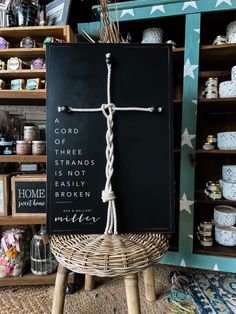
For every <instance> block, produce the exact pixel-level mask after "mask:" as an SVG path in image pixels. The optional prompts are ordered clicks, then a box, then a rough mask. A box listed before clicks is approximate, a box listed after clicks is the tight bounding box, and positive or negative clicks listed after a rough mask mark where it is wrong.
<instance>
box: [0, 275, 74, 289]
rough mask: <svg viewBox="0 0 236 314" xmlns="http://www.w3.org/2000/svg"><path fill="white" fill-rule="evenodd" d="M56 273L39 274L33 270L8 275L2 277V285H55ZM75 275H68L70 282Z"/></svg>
mask: <svg viewBox="0 0 236 314" xmlns="http://www.w3.org/2000/svg"><path fill="white" fill-rule="evenodd" d="M55 280H56V273H53V274H50V275H45V276H37V275H34V274H32V273H31V272H28V273H26V274H25V275H23V276H22V277H6V278H1V279H0V287H6V286H29V285H31V286H33V285H54V283H55ZM74 281H75V280H74V275H69V276H68V283H74Z"/></svg>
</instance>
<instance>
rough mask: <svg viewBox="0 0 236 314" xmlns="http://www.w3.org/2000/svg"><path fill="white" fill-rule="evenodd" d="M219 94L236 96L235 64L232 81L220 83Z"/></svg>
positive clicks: (228, 96) (225, 96)
mask: <svg viewBox="0 0 236 314" xmlns="http://www.w3.org/2000/svg"><path fill="white" fill-rule="evenodd" d="M235 36H236V34H235ZM219 96H220V98H231V97H236V66H235V65H234V66H233V67H232V69H231V81H224V82H221V83H220V84H219Z"/></svg>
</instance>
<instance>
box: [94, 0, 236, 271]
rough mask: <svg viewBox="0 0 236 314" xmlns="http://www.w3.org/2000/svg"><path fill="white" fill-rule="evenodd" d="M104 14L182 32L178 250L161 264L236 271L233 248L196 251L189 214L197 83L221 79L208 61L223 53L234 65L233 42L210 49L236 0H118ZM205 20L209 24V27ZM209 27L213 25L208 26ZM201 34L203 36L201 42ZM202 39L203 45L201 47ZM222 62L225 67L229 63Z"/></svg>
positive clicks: (191, 209) (235, 47) (235, 51)
mask: <svg viewBox="0 0 236 314" xmlns="http://www.w3.org/2000/svg"><path fill="white" fill-rule="evenodd" d="M93 10H94V12H95V14H96V15H97V17H98V19H99V17H100V11H99V7H98V6H95V7H94V8H93ZM109 10H110V15H111V18H112V19H114V20H116V19H117V17H118V18H119V21H120V25H121V27H122V25H123V24H124V25H125V24H126V23H130V24H129V25H130V26H131V27H132V25H138V23H142V29H144V28H146V27H145V23H146V24H147V25H151V26H154V25H155V26H156V27H158V25H161V24H162V23H164V24H165V23H166V24H165V25H168V23H169V25H170V27H172V28H173V31H174V32H175V33H178V28H179V32H182V33H183V34H182V35H181V36H182V41H183V47H181V48H177V49H176V51H175V52H174V58H176V60H177V61H176V62H177V63H178V62H179V63H180V64H179V66H177V68H178V71H179V67H182V69H181V71H180V75H179V76H180V77H179V76H178V74H177V75H176V79H177V80H181V84H182V89H183V91H182V97H181V100H179V101H175V103H174V105H175V106H178V105H179V103H181V104H182V109H181V110H182V111H181V116H182V119H181V121H182V122H181V135H182V136H181V141H180V158H179V159H180V160H179V169H180V184H179V228H178V229H179V239H178V241H177V242H178V245H177V250H175V251H169V252H168V253H167V254H166V255H165V257H164V258H163V259H162V263H165V264H172V265H180V266H183V267H194V268H202V269H211V270H220V271H229V272H236V247H234V248H226V247H223V246H220V245H218V246H217V245H216V244H214V246H213V247H210V248H204V247H202V248H201V247H200V248H199V246H198V245H197V244H196V243H197V240H196V236H195V232H196V220H197V219H196V217H197V216H198V212H197V211H195V212H194V210H196V208H197V207H196V204H199V202H200V201H199V200H198V199H197V196H196V191H195V185H196V181H195V171H197V170H196V169H197V167H194V166H193V164H194V163H195V160H196V156H197V155H199V147H197V145H198V144H197V145H196V143H197V141H196V139H197V138H198V134H197V121H198V120H197V119H198V114H197V112H198V109H199V108H200V107H202V106H203V105H204V100H203V101H202V100H200V101H199V98H200V97H199V95H200V92H199V86H198V85H199V81H200V80H203V79H204V77H207V75H208V74H209V75H210V74H219V73H220V75H225V73H223V72H222V71H221V72H219V71H218V72H217V71H215V72H214V71H213V70H212V66H211V62H212V60H218V59H219V61H220V60H221V61H222V58H223V56H224V55H225V56H226V57H225V58H226V59H227V60H228V58H229V60H230V61H231V63H233V62H235V64H236V44H232V45H224V46H221V47H219V46H217V47H214V46H212V45H211V44H212V42H213V40H214V37H215V36H216V35H219V34H222V33H224V32H226V26H227V23H228V22H230V21H233V20H234V19H235V20H236V18H235V17H234V14H235V13H236V0H196V1H183V0H179V1H176V0H172V1H171V0H169V1H168V0H159V1H158V0H156V1H151V0H147V1H144V0H138V1H127V2H121V3H119V4H118V5H116V4H110V5H109ZM216 14H217V15H216ZM221 16H222V20H221ZM235 16H236V15H235ZM171 21H172V22H171ZM179 21H180V22H181V21H182V24H181V23H180V24H178V22H179ZM207 21H208V22H209V25H208V26H207ZM219 21H220V23H219ZM222 21H223V22H222ZM224 22H225V24H224ZM212 23H215V26H214V25H212ZM181 25H182V26H181ZM90 27H91V25H90ZM181 27H183V29H181ZM206 27H208V28H209V32H210V31H212V38H211V39H210V36H209V38H206V37H207V36H206V33H207V32H206V29H205V28H206ZM127 28H128V27H127ZM214 29H215V31H216V32H217V31H219V30H220V29H221V33H216V34H213V33H214ZM169 31H170V30H169ZM201 34H203V35H204V38H203V36H201ZM201 40H203V41H204V42H203V44H202V43H201ZM180 42H181V40H180ZM207 42H208V43H207ZM206 44H207V45H206ZM234 55H235V57H234ZM217 58H218V59H217ZM180 60H181V61H180ZM208 61H209V68H210V70H208V71H207V70H205V68H206V69H207V67H208ZM215 62H217V61H215ZM227 62H228V63H229V64H230V62H229V61H227ZM200 68H202V69H204V71H203V72H201V71H200ZM222 73H223V74H222ZM226 76H227V73H226ZM214 103H215V108H218V107H217V103H219V101H212V103H211V101H209V102H207V101H205V105H206V108H208V109H209V107H210V106H211V105H214ZM219 106H220V105H219ZM230 106H231V109H232V108H233V106H235V108H236V99H235V101H234V99H231V100H228V102H226V105H225V108H228V107H230ZM209 110H211V109H209ZM223 110H225V109H223ZM233 112H234V114H235V113H236V109H233ZM235 120H236V119H235ZM235 129H236V122H235ZM216 154H217V152H216ZM233 154H234V156H233ZM232 156H233V158H234V159H235V163H236V152H233V153H232ZM232 156H231V157H232ZM231 160H232V158H231ZM206 171H207V165H206ZM209 180H210V178H209ZM202 204H203V205H202V206H203V207H204V202H202ZM213 205H214V202H213V203H212V206H213ZM235 205H236V203H235ZM213 207H214V206H213ZM203 210H204V209H203ZM212 216H213V211H212Z"/></svg>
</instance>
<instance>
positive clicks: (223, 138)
mask: <svg viewBox="0 0 236 314" xmlns="http://www.w3.org/2000/svg"><path fill="white" fill-rule="evenodd" d="M217 147H218V148H219V149H222V150H235V149H236V132H235V131H232V132H220V133H217Z"/></svg>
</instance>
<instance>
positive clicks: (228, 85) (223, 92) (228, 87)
mask: <svg viewBox="0 0 236 314" xmlns="http://www.w3.org/2000/svg"><path fill="white" fill-rule="evenodd" d="M219 96H220V98H232V97H236V81H224V82H221V83H220V84H219Z"/></svg>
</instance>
